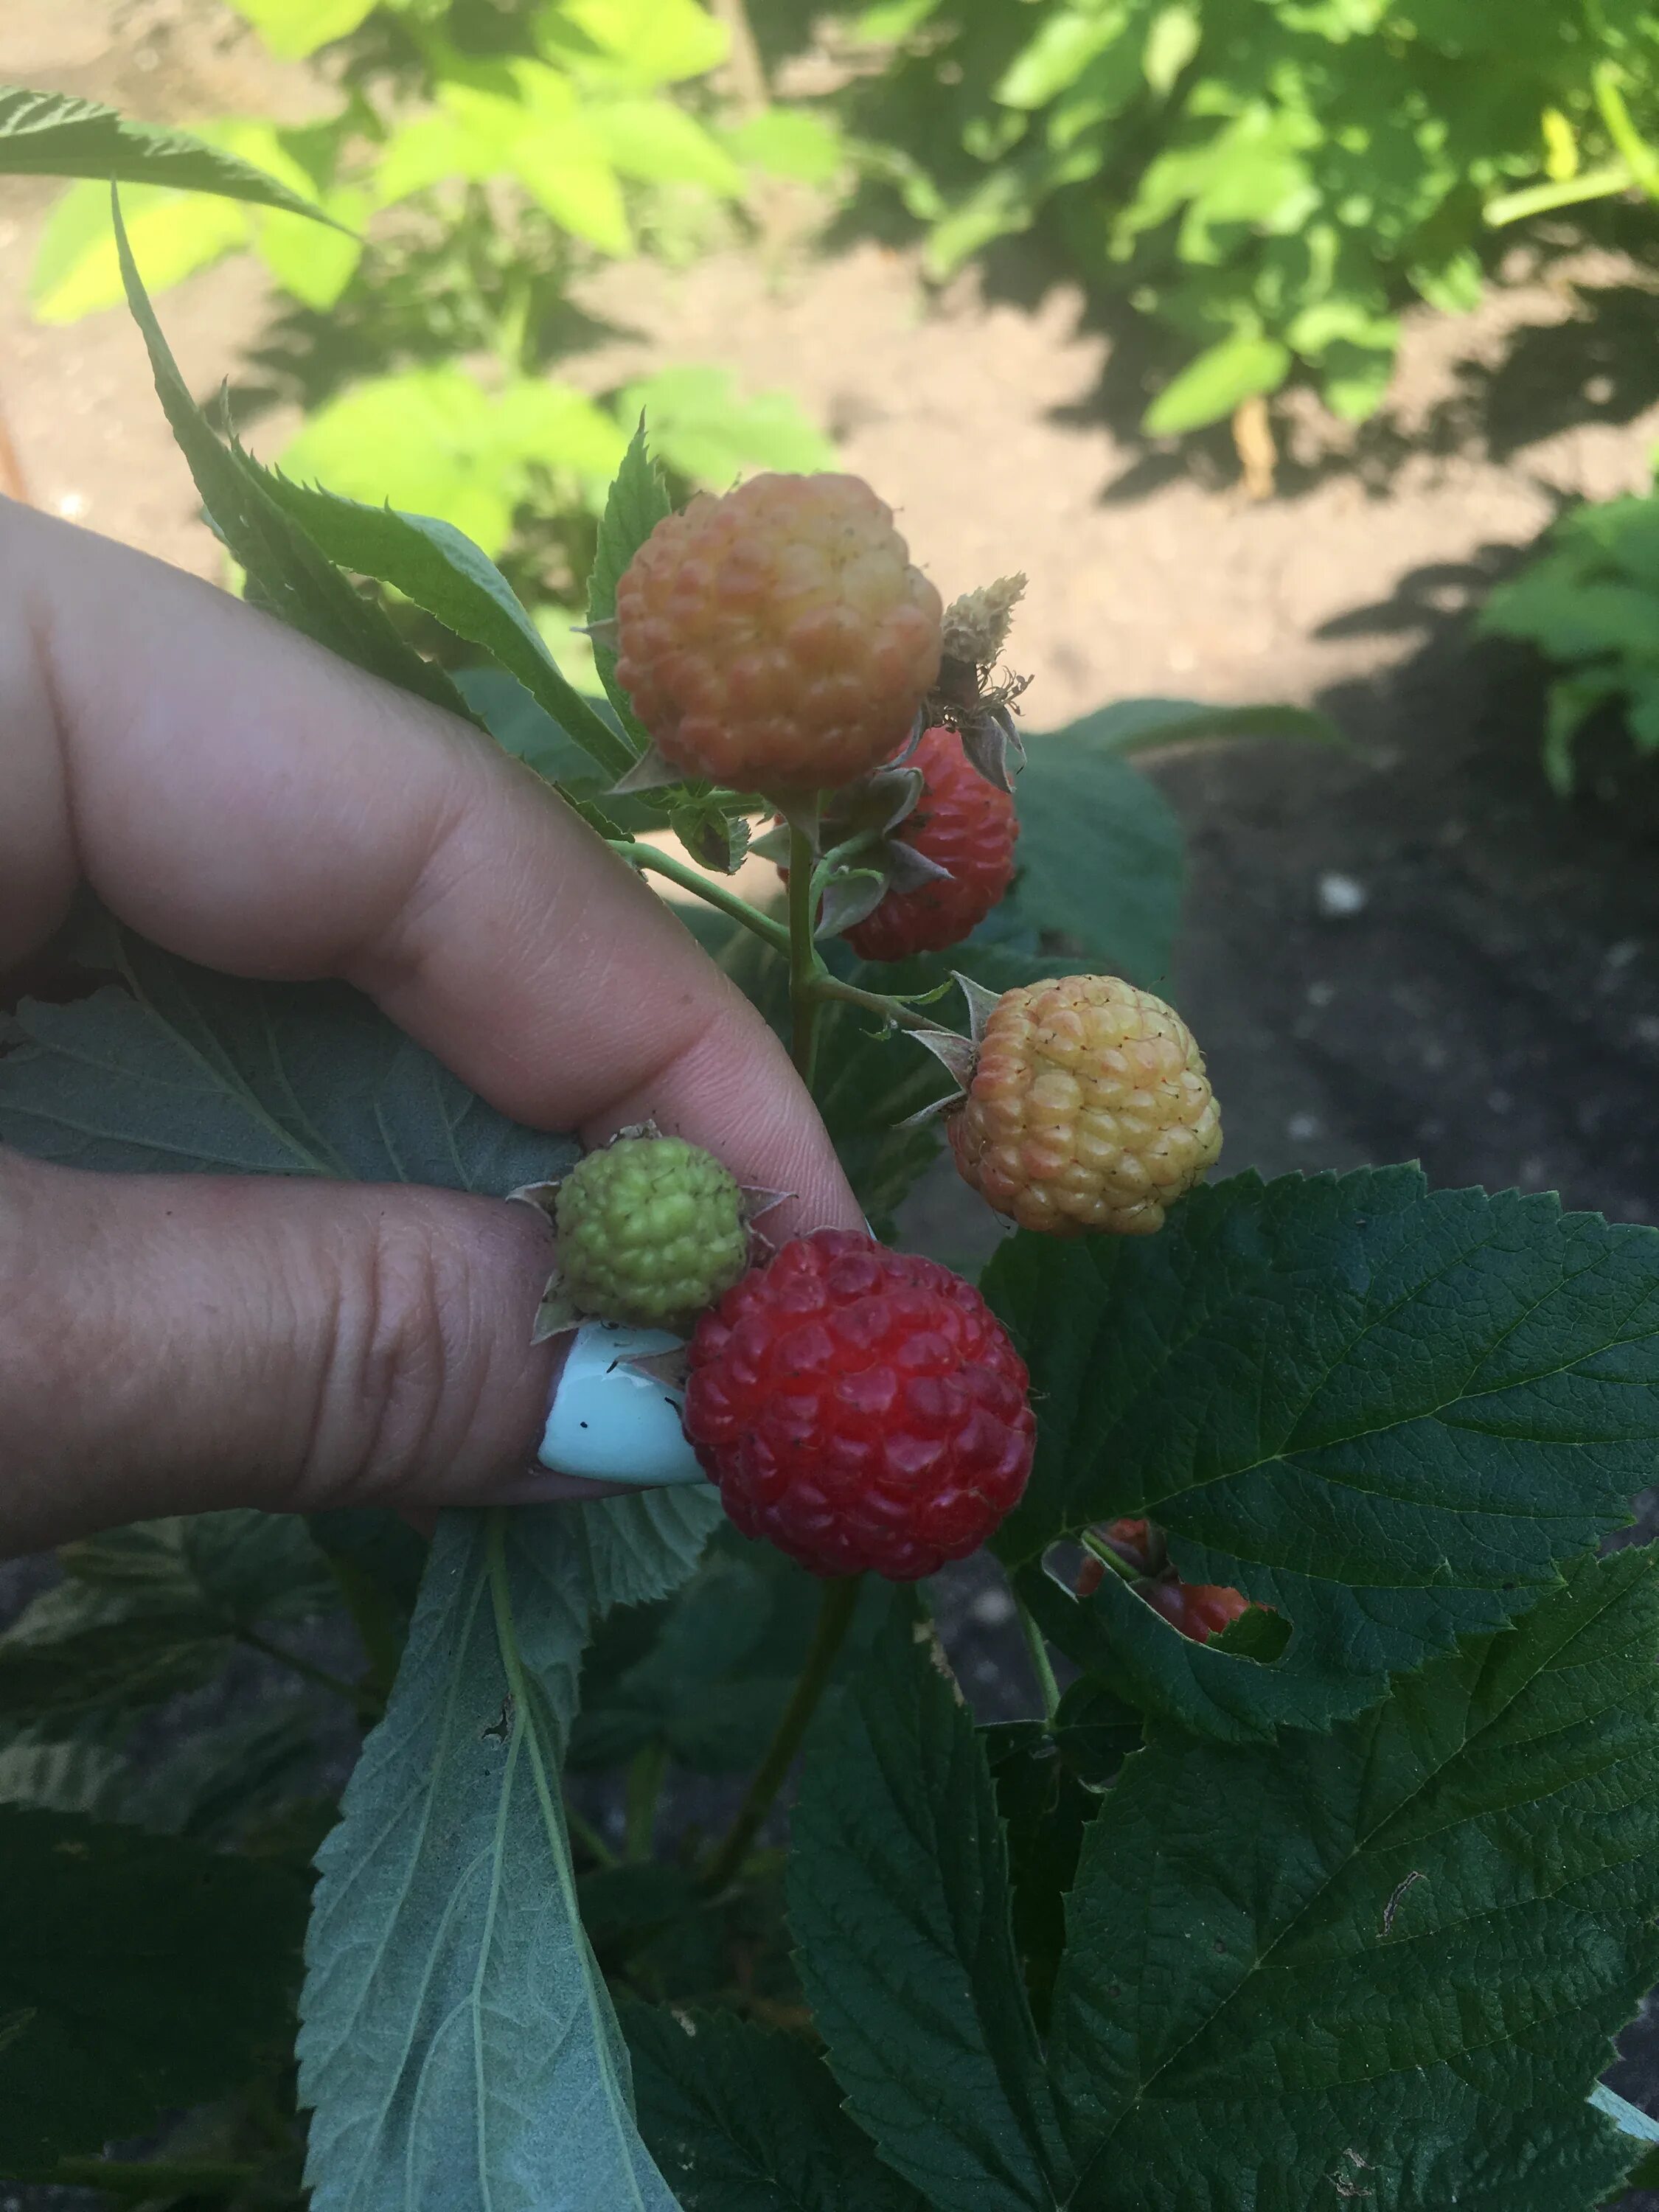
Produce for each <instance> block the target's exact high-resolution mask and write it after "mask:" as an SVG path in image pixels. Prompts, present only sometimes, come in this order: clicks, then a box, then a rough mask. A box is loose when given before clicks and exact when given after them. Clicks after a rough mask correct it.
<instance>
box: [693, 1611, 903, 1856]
mask: <svg viewBox="0 0 1659 2212" xmlns="http://www.w3.org/2000/svg"><path fill="white" fill-rule="evenodd" d="M862 1580H863V1577H861V1576H859V1575H842V1576H838V1577H836V1579H835V1580H834V1581H832V1582H826V1583H825V1584H824V1586H823V1596H822V1597H821V1598H820V1599H819V1601H818V1620H817V1628H816V1629H815V1630H814V1631H813V1632H812V1648H811V1650H810V1651H809V1652H808V1653H807V1655H806V1664H805V1666H804V1667H803V1668H801V1671H800V1677H799V1680H798V1681H797V1682H796V1684H795V1686H794V1688H793V1691H792V1692H790V1697H789V1702H788V1704H787V1705H786V1706H785V1707H784V1709H783V1717H782V1718H781V1720H780V1721H779V1723H778V1725H777V1729H776V1730H775V1733H774V1735H773V1737H772V1741H771V1742H770V1743H769V1744H768V1746H767V1747H766V1756H765V1757H764V1758H763V1759H762V1761H761V1763H760V1765H758V1766H757V1768H756V1770H755V1777H754V1779H753V1781H751V1782H750V1784H749V1788H748V1790H747V1792H746V1794H745V1795H744V1801H743V1803H742V1804H741V1806H739V1808H738V1816H737V1818H736V1820H733V1821H732V1826H730V1828H728V1829H727V1831H726V1835H725V1837H724V1838H722V1840H721V1842H720V1844H718V1845H717V1847H716V1849H715V1850H714V1856H713V1857H711V1858H710V1860H709V1862H708V1865H707V1866H706V1867H705V1868H704V1869H703V1873H702V1881H701V1882H700V1883H699V1885H698V1886H699V1887H701V1888H702V1889H703V1890H704V1891H706V1892H708V1893H717V1892H719V1891H720V1890H722V1889H724V1888H725V1887H726V1884H727V1883H728V1882H729V1881H731V1880H732V1876H733V1875H735V1874H736V1873H737V1871H738V1868H739V1867H741V1866H742V1864H743V1863H744V1859H745V1858H746V1857H748V1856H749V1846H750V1844H752V1843H753V1842H754V1840H755V1838H756V1837H757V1835H758V1834H759V1832H760V1828H761V1823H762V1822H763V1820H765V1818H766V1816H767V1814H769V1812H770V1811H771V1809H772V1807H773V1803H774V1802H775V1799H776V1797H777V1794H778V1792H779V1790H781V1789H782V1787H783V1785H784V1784H785V1783H786V1782H787V1780H788V1778H789V1770H790V1768H791V1767H792V1766H793V1765H794V1763H795V1754H796V1753H798V1752H799V1749H800V1747H801V1742H802V1740H803V1738H804V1737H805V1734H806V1731H807V1729H808V1728H809V1727H810V1726H811V1719H812V1716H813V1714H814V1713H815V1712H817V1709H818V1705H819V1701H820V1700H821V1699H822V1698H823V1693H824V1691H825V1690H826V1689H827V1688H828V1686H829V1677H830V1675H831V1674H833V1673H834V1671H835V1665H836V1658H837V1656H839V1654H840V1651H841V1647H842V1644H844V1643H845V1642H846V1640H847V1632H848V1629H849V1628H850V1627H851V1626H852V1625H853V1615H854V1613H855V1612H856V1611H857V1609H858V1601H859V1589H860V1584H861V1583H862Z"/></svg>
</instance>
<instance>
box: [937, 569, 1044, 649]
mask: <svg viewBox="0 0 1659 2212" xmlns="http://www.w3.org/2000/svg"><path fill="white" fill-rule="evenodd" d="M1024 596H1025V578H1024V575H1013V576H999V577H998V578H997V579H996V581H995V582H994V583H991V584H981V586H980V587H979V589H978V590H977V591H976V592H963V593H962V595H961V597H960V598H959V599H952V600H951V604H950V605H949V606H948V607H946V609H945V620H944V623H943V625H942V628H941V636H942V639H943V643H944V649H945V655H946V657H947V658H948V659H952V660H965V661H967V662H968V663H969V665H970V666H973V667H978V668H986V669H988V668H990V667H991V666H992V665H994V663H995V662H996V661H997V660H998V659H1000V657H1001V653H1002V648H1003V647H1004V646H1005V645H1006V643H1007V642H1008V632H1009V629H1011V627H1012V623H1013V617H1014V609H1015V608H1016V606H1018V604H1019V602H1020V600H1021V599H1024Z"/></svg>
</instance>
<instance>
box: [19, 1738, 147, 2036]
mask: <svg viewBox="0 0 1659 2212" xmlns="http://www.w3.org/2000/svg"><path fill="white" fill-rule="evenodd" d="M101 1737H102V1729H101V1728H100V1726H99V1725H98V1724H96V1723H94V1727H93V1728H92V1729H89V1730H86V1731H80V1732H73V1733H68V1734H64V1735H60V1734H59V1733H58V1730H57V1729H50V1730H40V1731H37V1730H33V1729H20V1730H19V1731H18V1732H17V1733H16V1734H15V1735H14V1736H13V1737H12V1739H11V1741H9V1742H8V1743H6V1744H3V1745H0V1805H16V1806H21V1807H24V1808H32V1809H33V1810H34V1811H36V1812H45V1813H84V1814H89V1815H90V1816H91V1817H92V1818H94V1819H102V1820H118V1819H119V1818H120V1817H121V1816H122V1814H123V1812H124V1810H125V1800H126V1797H127V1795H128V1792H129V1790H130V1789H131V1771H130V1769H129V1767H128V1765H127V1762H126V1760H125V1758H124V1757H123V1756H122V1754H121V1753H119V1752H118V1751H117V1750H116V1749H115V1748H114V1747H113V1746H112V1745H111V1744H110V1743H108V1742H106V1741H102V1740H101ZM0 2048H3V2038H0ZM3 2078H4V2062H3V2060H0V2080H3Z"/></svg>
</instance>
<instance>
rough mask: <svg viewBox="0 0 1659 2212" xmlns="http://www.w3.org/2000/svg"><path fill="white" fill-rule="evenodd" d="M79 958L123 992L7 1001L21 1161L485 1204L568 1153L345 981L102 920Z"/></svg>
mask: <svg viewBox="0 0 1659 2212" xmlns="http://www.w3.org/2000/svg"><path fill="white" fill-rule="evenodd" d="M84 950H85V952H86V955H87V957H88V959H89V961H90V962H91V963H92V964H94V965H101V966H104V967H107V968H109V969H113V970H114V971H115V972H117V973H118V974H119V975H121V976H122V978H123V986H124V987H116V986H113V985H112V986H110V987H106V989H103V990H100V991H99V992H96V993H95V994H94V995H93V996H92V997H91V998H88V999H82V1000H76V1002H75V1003H74V1004H72V1005H70V1006H43V1005H40V1004H38V1003H35V1002H32V1001H25V1003H24V1004H23V1006H21V1007H20V1008H19V1010H18V1012H17V1014H16V1015H15V1018H13V1021H12V1024H11V1030H10V1033H9V1036H8V1038H7V1042H8V1044H9V1047H10V1049H9V1050H8V1051H6V1052H4V1053H3V1054H0V1142H3V1143H5V1144H9V1145H15V1146H16V1147H17V1148H18V1150H19V1151H20V1152H30V1153H33V1155H34V1156H35V1157H36V1158H40V1159H49V1160H56V1161H58V1162H60V1163H61V1164H64V1165H66V1166H78V1167H88V1168H98V1169H125V1170H173V1171H175V1172H176V1171H178V1170H190V1171H193V1172H196V1173H200V1174H231V1175H310V1176H346V1177H349V1178H350V1179H352V1180H354V1181H359V1182H420V1183H431V1184H435V1185H437V1186H438V1187H440V1188H444V1189H451V1190H454V1189H461V1190H477V1191H483V1192H485V1193H488V1194H504V1193H506V1192H507V1191H510V1190H516V1189H517V1188H519V1186H520V1184H521V1183H526V1182H541V1181H544V1180H545V1179H546V1178H547V1177H548V1176H550V1175H556V1174H557V1173H558V1172H559V1170H560V1169H561V1168H562V1167H565V1166H568V1164H569V1163H570V1162H571V1160H573V1159H574V1158H575V1147H574V1146H573V1145H571V1144H570V1143H569V1142H568V1141H567V1140H566V1139H561V1138H556V1137H550V1136H547V1135H545V1134H544V1133H541V1132H538V1131H536V1130H532V1129H526V1128H523V1127H520V1126H519V1124H518V1123H516V1122H513V1121H508V1120H507V1117H506V1116H505V1115H501V1114H498V1113H497V1112H496V1111H495V1109H494V1108H493V1107H489V1106H487V1105H485V1103H483V1100H482V1099H481V1098H478V1097H476V1096H475V1095H474V1094H473V1093H472V1092H471V1091H469V1090H468V1089H467V1088H466V1086H465V1084H463V1083H461V1082H459V1080H458V1079H456V1078H455V1077H454V1076H453V1075H451V1074H450V1073H449V1072H448V1071H447V1069H446V1068H444V1067H443V1066H441V1065H440V1063H439V1062H438V1061H437V1060H434V1059H433V1057H432V1056H431V1054H429V1053H426V1052H423V1051H422V1049H421V1048H420V1047H419V1046H418V1045H416V1044H414V1043H413V1042H410V1039H409V1038H408V1037H406V1036H404V1034H403V1032H402V1030H398V1029H397V1028H395V1027H394V1026H393V1024H392V1023H391V1022H389V1021H387V1020H386V1017H385V1016H384V1015H383V1014H381V1013H380V1012H378V1011H377V1010H376V1009H375V1007H374V1006H373V1005H372V1004H371V1003H370V1001H369V1000H367V999H365V998H363V997H362V996H361V995H360V994H358V993H357V992H355V991H351V990H349V989H347V988H346V987H344V986H343V985H338V984H331V983H296V984H280V983H246V982H240V981H235V980H234V978H232V977H230V976H227V975H215V974H214V973H213V972H212V971H211V970H210V969H205V968H196V967H193V966H191V963H189V962H188V961H185V960H178V959H175V958H173V956H172V955H171V954H169V953H165V952H162V951H159V950H158V949H157V948H156V947H155V946H154V945H147V944H145V942H144V941H143V939H142V938H137V937H135V936H133V935H132V934H131V933H130V932H128V931H125V930H123V929H121V928H120V927H119V926H118V924H116V923H114V922H112V921H105V922H104V923H102V924H101V925H100V928H99V931H98V933H97V934H96V936H95V937H94V938H93V939H90V940H89V941H88V944H87V945H86V946H85V948H84Z"/></svg>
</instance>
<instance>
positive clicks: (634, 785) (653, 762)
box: [605, 745, 685, 799]
mask: <svg viewBox="0 0 1659 2212" xmlns="http://www.w3.org/2000/svg"><path fill="white" fill-rule="evenodd" d="M684 781H685V778H684V775H682V774H681V772H680V770H679V769H677V768H676V767H675V766H674V764H673V763H672V762H671V761H669V760H665V758H664V757H663V756H662V754H661V753H660V752H659V751H658V750H657V748H656V746H655V745H647V747H646V749H645V750H644V751H643V752H642V753H641V755H640V757H639V758H638V759H637V760H636V761H635V763H634V765H633V767H632V768H630V769H629V771H628V773H627V775H625V776H623V778H622V779H621V780H620V781H618V782H616V783H613V784H612V785H611V788H610V790H609V791H608V792H607V793H605V796H606V798H607V799H631V798H633V797H635V795H636V794H637V793H641V792H645V791H663V790H665V789H666V788H667V787H669V785H671V784H676V783H684Z"/></svg>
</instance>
